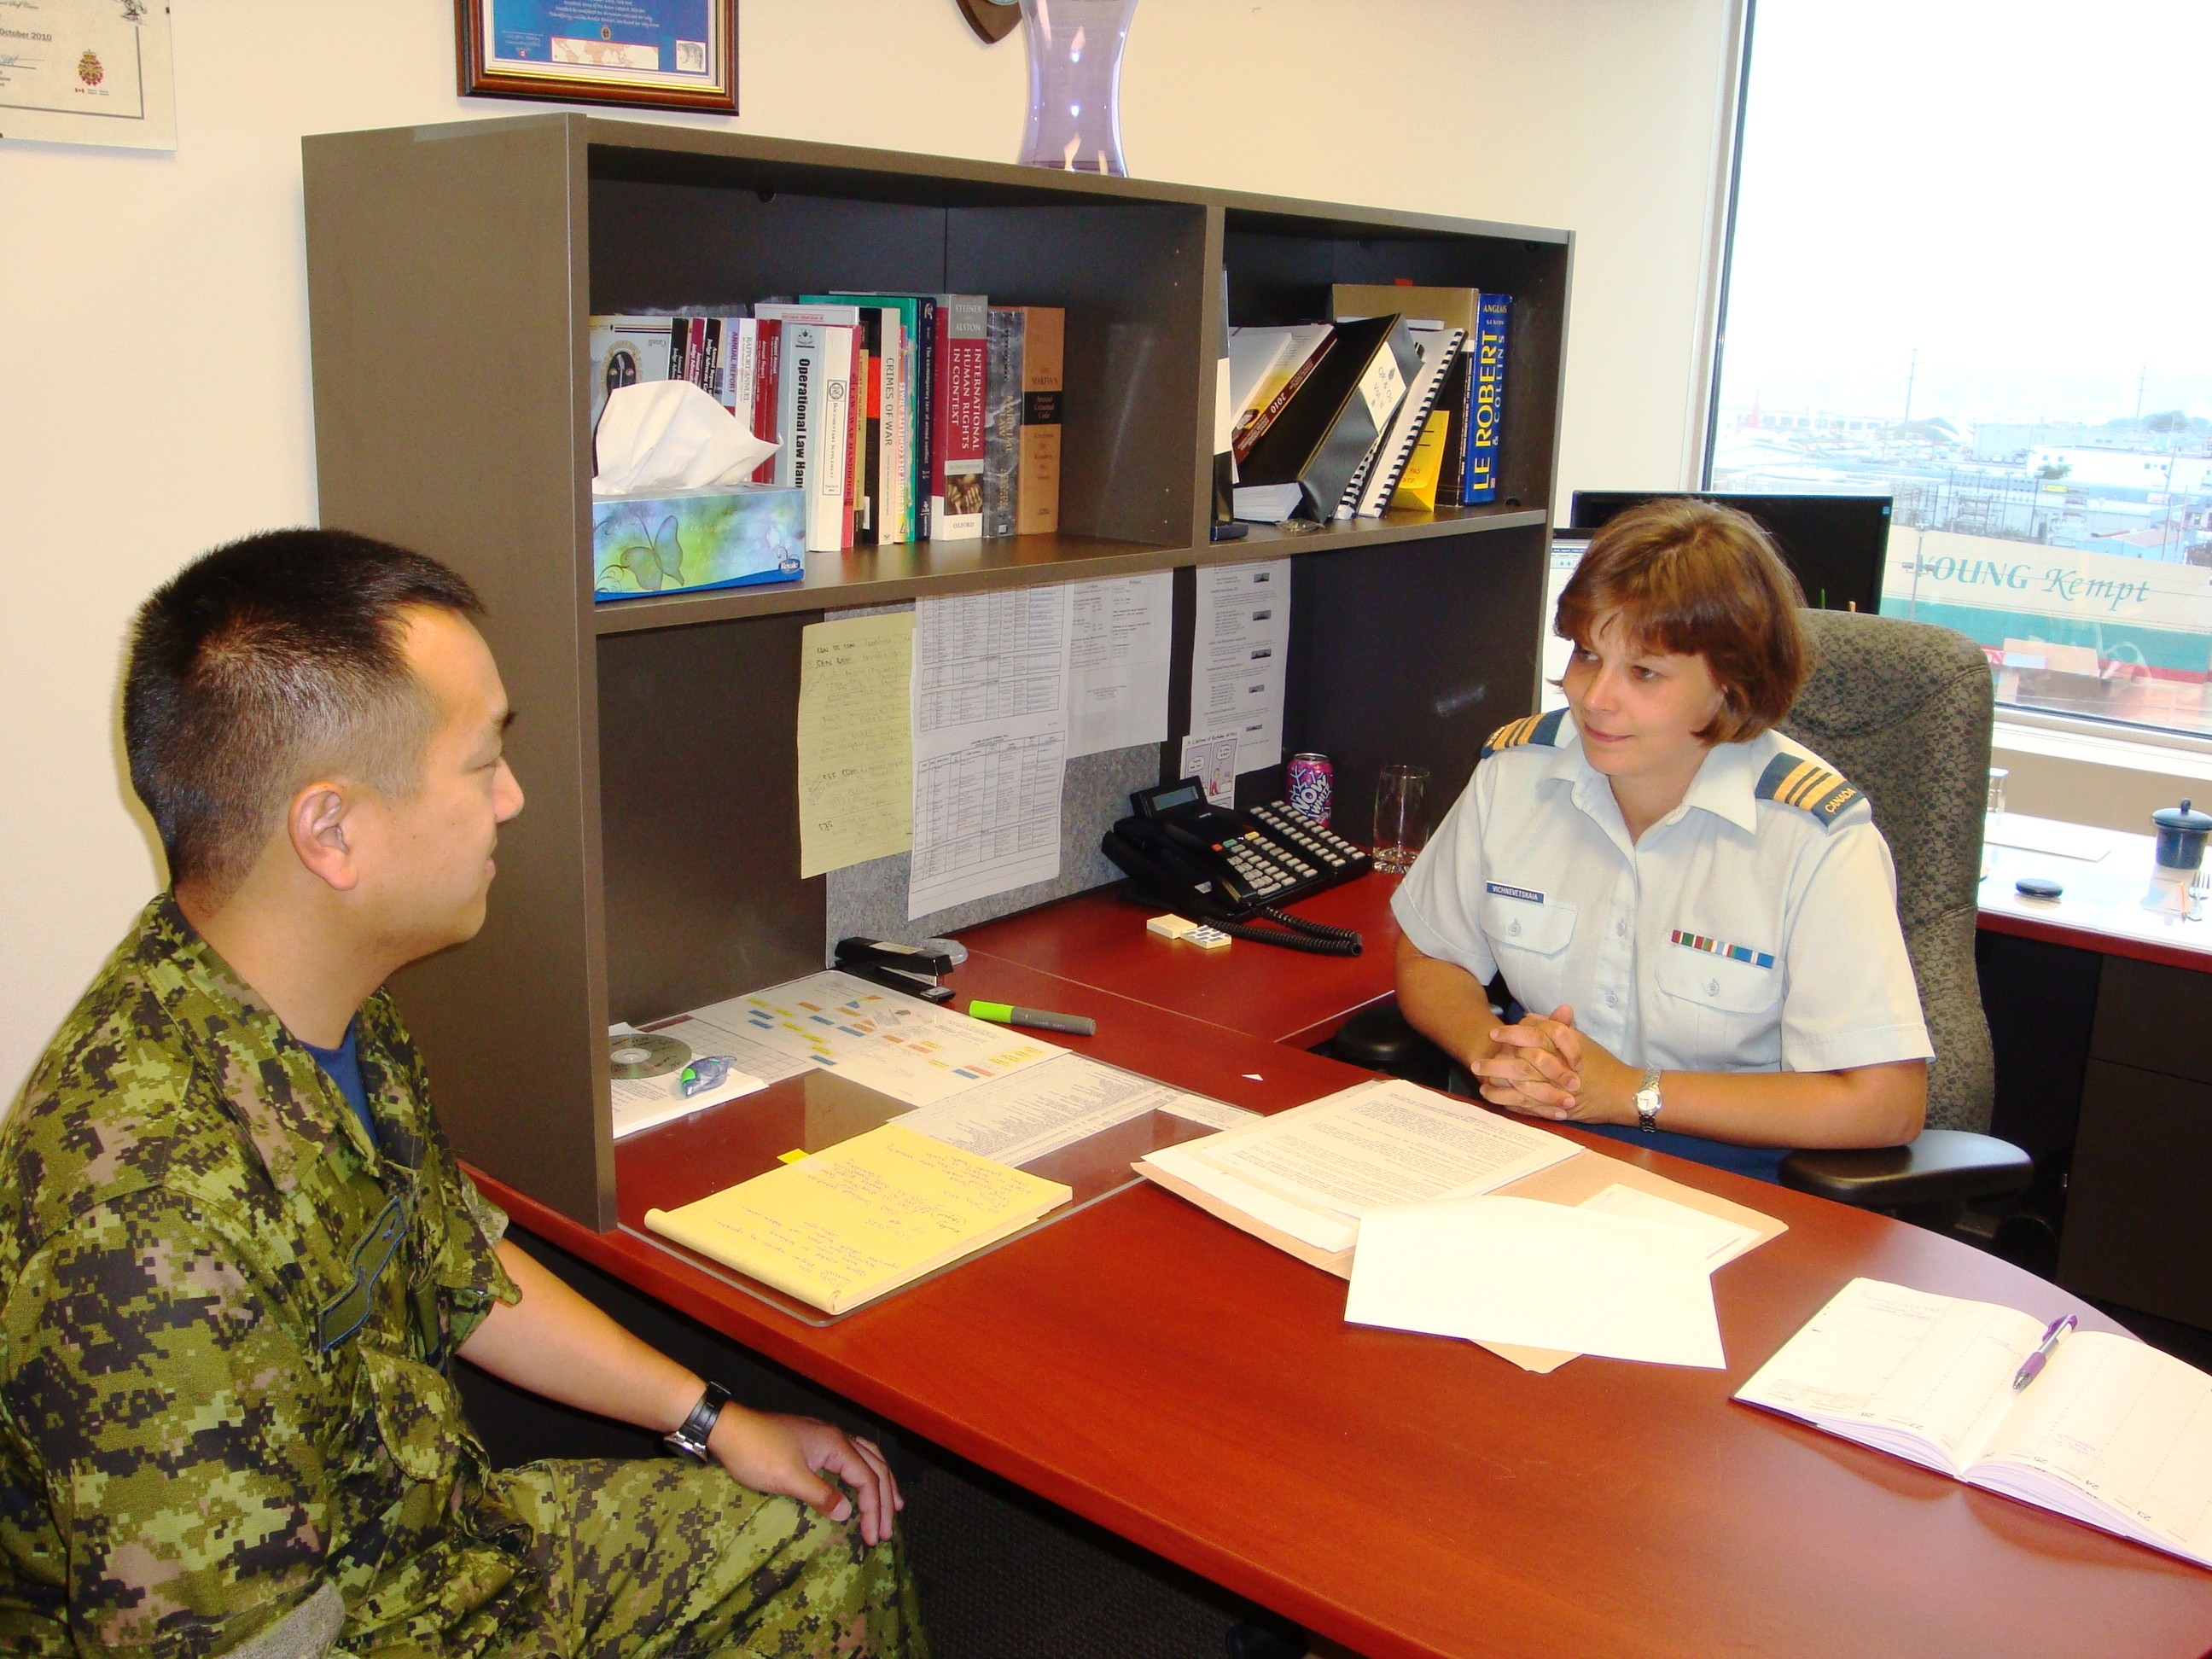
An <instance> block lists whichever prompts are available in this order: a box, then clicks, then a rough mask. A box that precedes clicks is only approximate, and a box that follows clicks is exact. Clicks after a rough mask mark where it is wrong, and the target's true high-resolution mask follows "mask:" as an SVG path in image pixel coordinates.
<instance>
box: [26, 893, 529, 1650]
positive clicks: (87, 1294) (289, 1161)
mask: <svg viewBox="0 0 2212 1659" xmlns="http://www.w3.org/2000/svg"><path fill="white" fill-rule="evenodd" d="M358 1042H359V1054H360V1059H361V1070H362V1079H363V1081H364V1083H365V1084H366V1085H367V1086H368V1095H369V1099H370V1106H371V1111H372V1114H373V1115H374V1118H375V1120H376V1127H377V1145H375V1146H372V1145H371V1143H370V1140H369V1138H368V1135H367V1134H366V1133H364V1132H363V1131H362V1125H361V1122H360V1121H359V1119H357V1118H356V1116H355V1115H354V1113H353V1111H352V1109H351V1108H349V1106H348V1105H347V1104H346V1103H345V1099H344V1097H343V1096H342V1095H341V1094H340V1093H339V1091H338V1090H337V1087H336V1085H333V1084H332V1083H331V1081H330V1080H329V1079H328V1078H327V1077H326V1076H325V1073H323V1071H322V1069H321V1067H320V1066H318V1065H317V1064H316V1063H315V1060H314V1058H313V1056H312V1055H311V1054H308V1053H307V1050H306V1049H305V1048H302V1047H301V1045H300V1044H299V1042H296V1041H295V1040H294V1038H293V1037H292V1036H290V1034H289V1033H288V1032H287V1031H286V1030H284V1028H283V1025H282V1024H280V1023H279V1022H278V1021H277V1019H276V1016H275V1015H274V1014H273V1013H271V1012H270V1010H269V1008H268V1007H267V1006H266V1005H265V1004H264V1003H263V1002H262V1001H261V1000H259V999H258V997H257V996H256V995H255V994H254V993H253V992H252V990H251V989H250V988H248V987H246V986H245V985H244V984H242V983H241V982H240V981H239V980H238V978H237V977H236V975H234V974H233V973H232V972H231V970H230V969H228V967H227V966H225V964H224V963H222V959H221V958H220V957H217V956H216V954H215V952H214V951H212V950H210V948H209V947H208V945H206V944H205V943H204V941H203V940H202V939H200V938H199V936H198V935H197V933H195V932H194V931H193V930H192V927H191V924H190V923H188V922H187V921H185V918H184V916H183V914H182V913H181V912H180V911H179V909H178V908H177V907H176V905H175V903H174V902H173V900H172V899H170V898H169V897H168V896H163V897H161V898H159V899H157V900H155V902H153V903H152V904H150V905H149V906H148V907H147V908H146V910H145V912H144V914H143V915H142V916H141V917H140V918H139V921H138V924H137V927H136V928H135V929H134V930H133V931H132V933H131V936H130V937H129V938H128V939H125V941H124V942H123V944H122V945H120V946H119V947H118V949H117V951H116V952H115V954H114V956H113V957H112V958H110V960H109V962H108V963H107V965H106V968H105V969H103V970H102V972H101V974H100V977H99V979H98V980H97V981H95V982H94V985H93V987H92V988H91V990H90V991H88V992H87V993H86V994H85V997H84V1000H82V1002H80V1003H79V1004H78V1005H77V1007H76V1012H74V1013H72V1014H71V1015H70V1018H69V1020H68V1022H67V1023H66V1024H64V1026H63V1027H62V1030H61V1032H60V1035H59V1036H57V1037H56V1038H55V1040H54V1042H53V1045H52V1048H49V1049H48V1050H47V1051H46V1056H45V1058H44V1059H43V1060H41V1061H40V1065H39V1066H38V1069H37V1070H36V1071H35V1072H34V1073H33V1075H32V1078H31V1080H30V1082H29V1084H28V1085H27V1087H26V1089H25V1091H24V1094H23V1097H22V1098H21V1101H20V1102H19V1103H17V1105H16V1106H15V1110H14V1111H13V1112H12V1113H11V1114H10V1115H9V1118H8V1120H7V1121H6V1123H5V1125H4V1127H0V1483H4V1484H3V1485H0V1651H4V1652H6V1653H9V1654H22V1655H33V1656H40V1659H44V1656H49V1655H60V1654H67V1653H84V1654H102V1655H105V1654H125V1653H127V1654H132V1655H145V1656H149V1659H197V1656H200V1655H204V1654H211V1653H220V1652H222V1651H223V1650H226V1649H228V1648H231V1647H234V1646H235V1645H237V1644H239V1643H240V1642H242V1641H245V1640H246V1639H249V1638H252V1637H253V1636H254V1635H256V1634H257V1633H258V1632H261V1631H263V1630H264V1629H266V1628H267V1627H268V1626H270V1625H272V1624H274V1623H276V1621H277V1620H280V1619H281V1618H283V1616H284V1615H286V1614H287V1613H290V1612H291V1611H292V1610H294V1609H295V1608H296V1607H300V1605H301V1603H302V1602H303V1601H306V1600H307V1598H308V1597H309V1596H310V1595H314V1594H316V1593H317V1592H318V1591H319V1590H320V1589H321V1588H322V1587H323V1586H325V1585H329V1586H331V1587H332V1588H334V1589H336V1590H337V1592H338V1593H339V1594H340V1595H342V1596H343V1601H344V1603H345V1608H346V1618H345V1622H344V1628H343V1635H342V1637H341V1641H340V1645H341V1647H342V1648H343V1650H345V1651H348V1652H356V1653H366V1652H370V1651H378V1650H386V1651H392V1652H395V1653H410V1652H435V1653H441V1654H446V1653H463V1654H466V1653H475V1652H478V1651H482V1650H495V1649H496V1647H497V1646H498V1645H499V1643H498V1631H499V1627H500V1626H501V1623H502V1622H503V1620H505V1619H506V1618H507V1616H508V1615H509V1613H511V1612H512V1610H513V1607H515V1606H516V1605H517V1603H518V1602H519V1601H521V1600H524V1599H526V1598H528V1597H529V1596H531V1595H532V1593H533V1585H532V1583H530V1582H529V1574H528V1572H527V1570H526V1569H525V1568H524V1567H523V1566H522V1565H521V1559H520V1558H521V1554H522V1551H523V1549H524V1548H525V1547H526V1543H527V1533H526V1528H523V1527H522V1525H521V1523H520V1522H519V1521H518V1520H516V1519H515V1518H514V1517H513V1516H511V1515H508V1514H507V1513H506V1512H505V1511H504V1509H503V1507H502V1505H501V1504H500V1503H499V1502H498V1501H497V1498H496V1494H495V1491H494V1492H487V1490H486V1486H485V1481H484V1474H485V1468H486V1461H485V1458H484V1455H483V1449H482V1448H481V1447H480V1446H479V1445H478V1444H477V1442H476V1440H475V1438H474V1437H473V1436H472V1435H471V1433H470V1431H469V1430H468V1427H467V1425H466V1423H465V1419H464V1418H463V1415H462V1411H461V1406H460V1401H459V1397H458V1395H456V1393H455V1391H454V1389H453V1384H452V1383H451V1382H449V1381H448V1380H447V1376H445V1374H444V1371H445V1362H446V1359H447V1355H448V1354H449V1353H450V1352H451V1351H452V1350H453V1348H454V1347H455V1346H458V1345H459V1344H460V1343H461V1342H463V1341H465V1340H466V1339H467V1337H468V1336H469V1334H471V1332H472V1331H474V1330H475V1328H476V1327H477V1324H478V1323H479V1322H481V1321H482V1320H483V1316H484V1314H485V1312H486V1311H487V1310H488V1309H489V1306H490V1304H491V1302H492V1299H493V1298H494V1297H499V1298H501V1299H502V1300H506V1301H510V1302H511V1301H513V1300H514V1299H515V1297H516V1295H517V1292H516V1291H515V1290H514V1287H513V1282H512V1281H511V1280H510V1279H508V1278H507V1274H506V1273H505V1272H504V1271H503V1270H502V1269H501V1267H500V1265H499V1261H498V1258H497V1257H496V1256H495V1254H494V1253H493V1248H492V1247H493V1244H494V1243H495V1240H496V1239H497V1238H498V1237H499V1236H500V1233H501V1230H502V1229H503V1228H504V1226H505V1225H506V1218H504V1217H503V1216H501V1214H500V1213H499V1212H497V1211H496V1210H495V1209H493V1208H492V1207H491V1206H490V1205H489V1204H488V1203H486V1202H485V1201H484V1200H483V1199H482V1198H481V1197H479V1196H478V1195H477V1192H476V1189H475V1188H474V1187H473V1186H471V1183H470V1182H469V1181H468V1179H467V1177H466V1176H464V1175H463V1174H462V1173H461V1172H460V1170H459V1168H458V1167H457V1166H456V1165H455V1164H454V1162H453V1154H452V1152H451V1150H450V1149H449V1148H448V1147H447V1145H446V1142H445V1139H444V1137H443V1136H442V1135H441V1133H440V1132H439V1129H438V1127H437V1123H436V1121H435V1119H434V1118H433V1117H432V1115H431V1113H430V1109H429V1103H428V1091H427V1090H426V1088H425V1085H424V1081H423V1077H422V1066H421V1063H420V1061H419V1060H417V1059H416V1055H415V1052H414V1048H413V1047H412V1045H411V1044H410V1042H409V1040H408V1037H407V1034H406V1032H405V1030H404V1029H403V1028H402V1026H401V1024H400V1021H399V1017H398V1012H397V1011H396V1010H395V1009H394V1008H393V1006H392V1002H391V1000H390V998H389V997H388V996H387V995H386V994H382V993H379V994H377V995H376V996H375V997H374V998H372V999H371V1000H369V1001H368V1004H367V1005H366V1006H364V1007H363V1008H362V1012H361V1016H360V1022H359V1025H358Z"/></svg>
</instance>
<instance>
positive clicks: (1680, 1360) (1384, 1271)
mask: <svg viewBox="0 0 2212 1659" xmlns="http://www.w3.org/2000/svg"><path fill="white" fill-rule="evenodd" d="M1344 1316H1345V1319H1346V1322H1349V1323H1352V1324H1356V1325H1383V1326H1389V1327H1390V1328H1394V1329H1397V1330H1407V1331H1425V1332H1428V1333H1430V1334H1433V1335H1437V1336H1456V1337H1463V1338H1465V1339H1466V1340H1469V1341H1473V1342H1497V1343H1507V1344H1512V1345H1515V1346H1522V1347H1531V1348H1550V1349H1553V1350H1558V1351H1563V1352H1572V1353H1587V1354H1599V1355H1602V1356H1604V1357H1606V1358H1613V1359H1635V1360H1643V1361H1645V1362H1647V1363H1649V1364H1659V1365H1694V1366H1700V1367H1704V1368H1705V1369H1708V1370H1721V1369H1723V1368H1724V1367H1725V1365H1726V1364H1727V1361H1726V1359H1725V1358H1724V1357H1723V1354H1722V1352H1721V1330H1720V1318H1719V1316H1718V1314H1717V1312H1716V1311H1715V1310H1714V1307H1713V1291H1712V1282H1711V1279H1710V1278H1709V1277H1708V1276H1707V1271H1706V1264H1705V1254H1704V1252H1703V1251H1702V1250H1701V1249H1699V1243H1698V1241H1697V1239H1696V1238H1695V1237H1692V1235H1691V1234H1690V1233H1689V1232H1688V1231H1686V1230H1684V1229H1682V1228H1679V1227H1672V1226H1668V1225H1665V1224H1663V1223H1659V1222H1651V1221H1639V1220H1635V1219H1632V1218H1629V1217H1626V1216H1619V1215H1608V1214H1606V1213H1605V1212H1602V1211H1597V1210H1590V1209H1577V1208H1571V1207H1570V1206H1566V1205H1563V1204H1546V1203H1543V1202H1541V1201H1539V1200H1534V1199H1527V1198H1499V1197H1494V1196H1492V1197H1486V1198H1462V1199H1446V1200H1440V1201H1437V1202H1432V1203H1426V1204H1413V1205H1405V1206H1396V1207H1391V1208H1377V1209H1371V1210H1370V1211H1369V1212H1367V1214H1366V1215H1365V1217H1364V1218H1362V1220H1361V1222H1360V1224H1359V1253H1358V1256H1357V1257H1356V1258H1355V1259H1354V1261H1353V1263H1352V1289H1351V1291H1350V1294H1349V1295H1348V1296H1347V1297H1346V1300H1345V1307H1344Z"/></svg>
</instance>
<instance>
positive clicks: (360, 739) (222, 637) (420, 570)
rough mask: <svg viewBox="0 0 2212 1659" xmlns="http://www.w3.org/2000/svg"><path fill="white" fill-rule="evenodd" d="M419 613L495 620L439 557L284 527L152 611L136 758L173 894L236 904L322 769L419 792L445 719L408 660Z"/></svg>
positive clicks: (128, 695) (206, 557) (132, 739)
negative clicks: (411, 619) (186, 891)
mask: <svg viewBox="0 0 2212 1659" xmlns="http://www.w3.org/2000/svg"><path fill="white" fill-rule="evenodd" d="M413 606H429V607H432V608H434V609H437V610H441V611H451V612H453V613H455V614H457V615H460V616H466V617H477V616H481V615H483V601H482V600H480V599H477V595H476V592H475V590H473V589H472V588H471V587H470V586H469V585H468V583H467V582H466V581H465V580H462V578H461V577H460V576H459V574H456V573H455V572H453V571H452V570H449V569H447V568H446V567H445V566H444V565H442V564H440V563H439V562H437V561H436V560H435V559H430V558H425V557H424V556H422V554H420V553H410V552H408V551H407V550H404V548H398V547H393V546H392V545H390V544H387V543H385V542H380V541H374V540H371V539H370V538H368V537H367V536H356V535H354V534H352V533H350V532H347V531H343V530H274V531H270V532H266V533H264V534H262V535H258V536H249V537H247V538H245V539H244V540H242V541H235V542H232V543H229V544H228V545H225V546H222V547H218V548H216V550H214V551H212V552H210V553H205V554H203V555H202V556H200V557H198V558H197V559H195V560H193V561H192V562H191V563H190V564H188V565H186V566H185V568H184V569H182V570H181V571H179V573H178V574H176V575H175V576H173V577H172V578H171V579H170V580H167V582H164V583H163V584H162V585H161V586H160V587H158V588H156V589H155V591H154V594H153V597H152V598H150V599H148V600H147V601H146V603H145V604H144V605H142V606H140V607H139V611H138V621H137V628H136V629H135V630H134V632H133V635H132V637H131V660H130V664H129V666H128V667H127V668H126V669H125V674H124V683H123V737H124V748H125V752H126V753H127V754H128V755H129V757H130V761H131V787H132V788H134V789H136V790H137V792H138V799H140V800H142V801H143V802H144V803H145V804H146V810H147V811H149V812H150V813H152V814H153V817H154V823H155V829H157V830H158V831H159V832H160V834H161V846H162V849H163V850H164V851H165V852H166V853H167V854H168V860H169V879H170V880H171V881H172V882H173V883H179V882H185V881H191V882H194V883H199V884H207V885H209V886H210V887H212V888H213V889H214V890H216V896H217V898H218V899H220V898H222V897H226V896H228V893H229V892H230V890H232V889H234V887H235V886H236V884H238V882H239V881H240V880H242V879H243V878H244V877H245V876H246V872H248V871H249V870H251V869H252V866H253V861H254V860H255V859H256V858H257V857H258V856H259V854H260V851H261V848H263V847H264V845H265V844H266V843H267V842H268V839H269V836H270V834H272V833H273V832H274V830H275V829H276V824H277V823H278V821H279V820H280V819H281V817H282V816H283V811H284V808H285V805H286V804H287V803H288V802H289V800H290V799H291V796H292V793H293V792H294V791H295V790H296V789H298V788H300V787H301V786H302V785H305V784H307V783H311V782H313V781H314V776H315V775H316V774H317V773H319V772H322V771H324V770H325V769H331V770H338V771H343V772H346V773H349V774H350V775H354V776H356V777H359V778H361V779H362V781H366V782H368V783H369V784H370V785H371V786H372V787H375V788H377V789H379V790H381V791H383V792H384V793H387V794H391V795H394V796H404V795H405V794H407V793H410V791H412V789H413V788H414V787H415V786H416V783H417V782H419V781H420V777H421V769H422V753H423V750H424V747H425V745H426V744H428V741H429V738H430V735H431V732H433V731H434V730H435V718H436V711H435V709H434V708H432V706H431V704H430V701H429V698H428V694H427V693H426V691H425V690H424V689H423V687H422V683H421V682H420V681H419V680H417V679H416V677H415V675H414V674H413V672H412V671H410V669H409V667H408V665H407V659H406V656H405V653H404V643H403V635H404V631H405V628H406V618H405V616H404V612H405V611H407V610H408V609H409V608H410V607H413Z"/></svg>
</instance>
